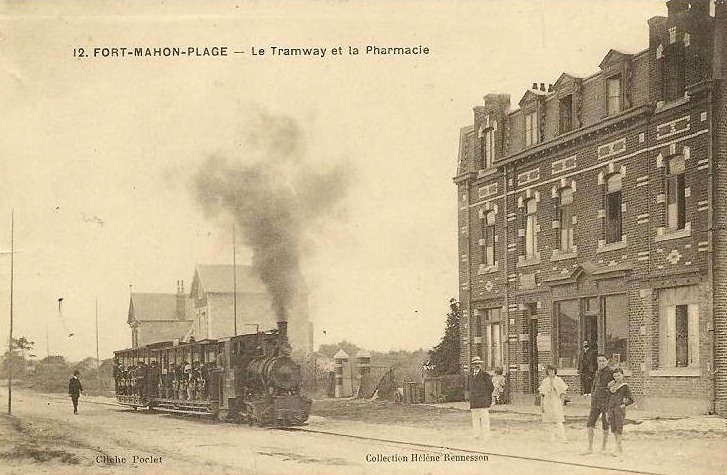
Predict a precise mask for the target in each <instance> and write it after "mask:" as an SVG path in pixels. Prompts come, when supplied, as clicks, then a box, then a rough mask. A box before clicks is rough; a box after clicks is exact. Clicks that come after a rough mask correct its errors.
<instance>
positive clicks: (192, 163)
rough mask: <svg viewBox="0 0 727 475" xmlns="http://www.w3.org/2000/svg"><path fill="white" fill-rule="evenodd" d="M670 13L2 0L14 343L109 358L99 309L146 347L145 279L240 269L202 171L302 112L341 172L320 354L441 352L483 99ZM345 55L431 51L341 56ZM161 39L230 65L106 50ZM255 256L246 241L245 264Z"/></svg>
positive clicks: (315, 287) (596, 59)
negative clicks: (330, 350) (202, 269)
mask: <svg viewBox="0 0 727 475" xmlns="http://www.w3.org/2000/svg"><path fill="white" fill-rule="evenodd" d="M656 15H666V6H665V3H664V2H662V1H646V0H644V1H639V2H627V1H602V0H597V1H594V0H589V1H551V0H549V1H545V0H543V1H535V0H532V1H521V2H518V1H508V2H502V1H481V2H453V3H452V2H426V3H424V2H406V3H399V2H366V3H354V2H316V3H305V2H303V3H292V2H284V3H273V2H239V3H237V4H235V3H231V2H230V3H226V4H224V5H223V4H221V2H187V3H184V4H182V3H181V2H163V3H161V2H132V1H126V2H101V1H98V2H84V4H83V5H82V4H81V2H77V1H61V2H32V3H31V2H19V1H9V2H2V5H0V35H1V37H0V111H2V120H1V121H0V223H2V225H0V251H2V252H3V253H2V254H0V315H1V316H2V318H0V332H1V334H2V335H3V340H4V341H7V335H8V332H9V325H8V324H9V316H10V298H9V296H10V260H11V259H10V254H8V252H7V251H9V250H10V247H11V242H10V241H11V233H10V223H11V210H13V211H14V222H15V225H14V229H15V232H14V247H15V249H16V250H17V252H16V254H15V255H14V269H15V272H14V298H13V315H14V328H13V334H14V335H15V336H27V337H28V338H29V339H30V340H33V341H35V342H36V349H35V353H36V354H37V355H38V357H44V356H46V354H47V352H50V354H63V355H65V356H66V357H67V358H69V359H71V360H79V359H81V358H84V357H87V356H95V351H96V343H95V316H96V310H95V308H96V307H95V305H96V302H98V313H97V314H98V328H99V332H98V334H99V353H100V356H101V358H106V357H110V356H111V355H112V352H113V351H114V350H116V349H120V348H125V347H128V346H130V342H131V331H130V329H129V327H128V325H127V324H126V318H127V312H128V305H129V292H130V288H132V289H133V291H135V292H170V293H171V292H175V290H176V281H177V280H184V281H185V284H186V286H187V288H189V284H191V280H192V276H193V270H194V266H195V265H196V264H208V263H216V264H229V263H231V262H232V237H231V230H230V228H231V222H232V218H231V215H228V214H225V213H224V212H222V213H217V214H216V215H214V216H211V215H209V213H206V212H205V209H204V208H203V206H201V204H200V203H199V200H198V199H197V194H196V192H195V185H194V183H195V176H197V174H198V173H199V172H200V170H204V167H205V166H207V165H206V164H208V163H209V160H210V157H222V158H223V159H224V160H227V161H230V162H231V163H238V164H241V165H242V166H247V165H249V164H251V163H261V161H262V166H265V163H264V160H266V157H265V156H261V155H260V154H258V153H255V147H254V144H253V145H252V146H251V142H250V134H249V132H250V130H251V127H253V128H254V125H251V124H255V121H256V120H257V119H258V118H259V117H272V118H275V119H276V120H283V121H290V122H291V123H293V124H295V128H296V131H298V132H299V133H300V136H301V143H302V145H301V152H300V157H299V159H300V161H301V162H302V163H303V164H304V167H303V168H304V169H307V170H312V171H316V172H319V171H320V172H321V173H322V171H325V170H334V169H335V170H341V169H345V170H346V180H347V183H346V186H345V190H344V192H343V193H342V194H341V196H340V197H339V198H338V199H337V201H336V203H335V206H330V207H329V209H327V211H326V213H323V214H322V215H320V216H318V217H317V218H316V219H315V220H307V221H306V227H305V229H303V233H302V234H303V236H302V246H301V247H302V251H303V253H302V256H301V268H302V273H303V276H304V278H305V279H306V282H307V284H308V289H309V292H310V309H309V314H310V318H311V319H312V320H313V322H314V325H315V332H314V344H315V345H316V346H317V345H319V344H323V343H326V344H327V343H336V342H339V341H341V340H347V341H349V342H353V343H355V344H357V345H358V346H360V347H364V348H367V349H370V350H378V351H385V350H396V349H418V348H425V349H428V348H431V347H432V346H434V345H436V344H437V343H438V342H439V340H440V338H441V337H442V335H443V332H444V326H445V319H446V312H447V310H448V302H449V299H450V298H451V297H457V295H458V294H457V285H458V282H457V249H456V246H457V242H456V236H457V234H456V233H457V210H456V189H455V185H454V184H453V182H452V177H453V176H454V174H455V166H456V161H457V152H458V139H459V129H460V127H462V126H466V125H468V124H470V123H471V122H472V108H473V107H475V106H477V105H480V104H482V97H483V96H484V95H485V94H487V93H506V94H510V95H511V105H512V107H516V106H517V103H518V102H519V100H520V98H521V97H522V95H523V94H524V93H525V91H526V90H527V88H529V87H530V86H531V84H532V83H533V82H539V83H540V82H544V83H546V84H547V83H554V82H555V81H556V80H557V79H558V77H559V76H560V74H561V73H562V72H568V73H570V74H575V75H578V76H587V75H590V74H592V73H595V72H596V71H597V69H598V64H599V63H600V62H601V60H602V59H603V57H604V56H605V55H606V53H607V52H608V51H609V49H611V48H614V49H618V50H620V51H624V52H629V53H636V52H638V51H641V50H643V49H645V48H646V47H647V43H648V28H647V20H648V19H649V18H650V17H652V16H656ZM349 45H350V46H356V47H359V48H360V49H361V50H363V49H364V48H365V47H366V45H376V46H420V45H421V46H423V47H427V48H429V50H430V53H429V54H427V55H417V56H377V55H366V54H363V53H362V54H360V55H350V54H343V55H340V56H339V55H335V56H334V55H332V54H331V49H332V48H336V47H338V46H341V47H342V50H343V51H344V52H347V50H348V46H349ZM160 46H178V47H181V48H183V49H186V48H187V47H198V48H204V47H213V46H218V47H223V46H224V47H227V48H228V56H226V57H196V56H195V57H175V58H136V57H127V58H118V57H115V58H114V57H109V58H103V57H94V56H93V51H94V48H96V47H99V48H103V47H109V48H111V47H144V48H146V47H151V48H154V47H160ZM272 46H276V47H279V48H300V47H320V48H326V49H327V53H326V55H325V56H324V57H322V58H321V57H290V56H288V57H284V56H272V55H270V54H269V53H270V52H271V47H272ZM77 48H84V51H85V52H86V53H87V54H88V55H89V56H88V57H85V58H80V57H77V56H78V53H77V56H76V57H74V49H76V52H77V51H78V50H77ZM261 48H262V49H265V50H266V54H265V55H259V54H256V55H253V49H254V50H255V51H256V52H257V53H259V52H260V49H261ZM233 51H242V52H243V53H233ZM294 173H298V169H295V170H293V169H291V170H290V171H289V174H294ZM251 259H252V250H251V249H249V248H246V247H244V246H238V248H237V262H238V263H242V264H245V263H250V262H251ZM130 286H131V287H130ZM59 298H63V305H62V313H59V311H58V299H59ZM324 332H325V333H324ZM69 333H73V334H74V335H73V336H72V337H68V334H69ZM46 335H47V338H46Z"/></svg>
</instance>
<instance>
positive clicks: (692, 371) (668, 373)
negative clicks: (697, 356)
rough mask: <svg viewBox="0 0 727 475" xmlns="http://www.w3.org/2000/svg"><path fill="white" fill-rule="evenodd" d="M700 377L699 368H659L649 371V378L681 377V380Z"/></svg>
mask: <svg viewBox="0 0 727 475" xmlns="http://www.w3.org/2000/svg"><path fill="white" fill-rule="evenodd" d="M701 375H702V370H701V369H700V368H699V367H687V368H659V369H652V370H651V371H649V376H653V377H655V378H659V377H682V378H698V377H700V376H701Z"/></svg>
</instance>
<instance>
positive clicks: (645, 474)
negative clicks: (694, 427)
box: [46, 396, 664, 475]
mask: <svg viewBox="0 0 727 475" xmlns="http://www.w3.org/2000/svg"><path fill="white" fill-rule="evenodd" d="M46 397H47V398H48V399H54V400H58V401H66V400H67V398H64V397H60V396H46ZM84 404H94V405H100V406H111V407H117V408H119V407H122V406H120V405H119V404H118V403H115V402H114V403H111V402H103V401H92V400H85V401H84ZM272 430H279V431H285V432H308V433H311V434H320V435H327V436H331V437H339V438H348V439H356V440H362V441H370V442H380V443H385V444H392V445H398V446H403V447H414V448H417V449H419V450H423V451H427V452H432V453H438V454H443V453H445V452H459V453H464V454H472V455H484V456H488V457H501V458H507V459H513V460H523V461H529V462H539V463H544V464H551V465H559V466H564V467H578V468H588V469H594V470H604V471H609V472H614V473H633V474H639V475H664V474H663V473H660V472H649V471H644V470H635V469H629V468H622V467H608V466H605V465H594V464H587V463H580V462H568V461H562V460H554V459H547V458H542V457H534V456H529V455H516V454H508V453H501V452H491V451H482V450H473V449H466V448H460V447H446V446H441V445H435V444H425V443H419V442H410V441H404V440H396V439H386V438H382V437H370V436H364V435H356V434H343V433H340V432H331V431H324V430H318V429H314V428H310V427H276V428H273V429H272Z"/></svg>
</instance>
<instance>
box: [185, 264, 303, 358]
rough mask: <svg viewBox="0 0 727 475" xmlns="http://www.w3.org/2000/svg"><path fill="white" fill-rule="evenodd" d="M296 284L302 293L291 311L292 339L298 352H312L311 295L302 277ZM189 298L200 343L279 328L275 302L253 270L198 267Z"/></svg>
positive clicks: (201, 265)
mask: <svg viewBox="0 0 727 475" xmlns="http://www.w3.org/2000/svg"><path fill="white" fill-rule="evenodd" d="M233 269H234V270H236V274H233ZM296 280H297V285H296V287H297V288H298V292H297V294H296V295H295V296H294V298H293V299H292V304H291V307H290V308H289V309H287V310H288V337H289V339H290V343H291V345H292V346H293V348H294V349H297V350H303V351H311V350H312V349H313V336H312V335H313V332H312V325H311V323H310V321H309V318H308V294H307V290H306V288H305V284H304V283H303V279H302V277H298V278H297V279H296ZM235 293H237V299H235ZM189 297H190V301H191V302H192V305H193V309H194V310H193V314H194V325H193V335H194V336H195V338H196V339H198V340H199V339H203V338H221V337H228V336H232V335H235V334H238V335H241V334H247V333H255V332H257V331H267V330H271V329H274V328H277V316H276V315H275V312H274V311H273V306H272V298H271V296H270V294H269V292H268V289H267V287H266V286H265V284H264V283H263V282H262V281H261V280H260V277H259V276H258V275H257V274H256V273H255V271H254V269H253V268H252V266H247V265H238V266H232V265H225V264H221V265H220V264H198V265H197V266H196V267H195V270H194V277H193V279H192V287H191V288H190V295H189ZM235 300H236V302H235ZM235 306H236V307H237V315H236V318H235Z"/></svg>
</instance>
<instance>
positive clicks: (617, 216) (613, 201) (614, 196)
mask: <svg viewBox="0 0 727 475" xmlns="http://www.w3.org/2000/svg"><path fill="white" fill-rule="evenodd" d="M605 205H606V210H605V211H606V219H605V222H604V230H605V234H606V236H605V237H606V244H609V243H612V242H620V241H621V236H622V234H623V233H622V227H621V175H620V174H618V173H614V174H613V175H610V176H609V177H608V178H607V179H606V195H605Z"/></svg>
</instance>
